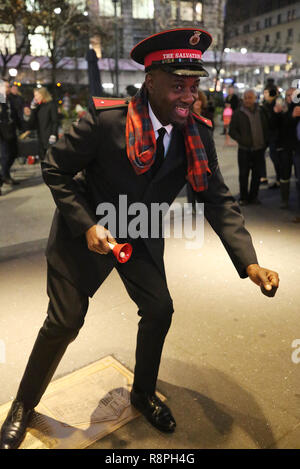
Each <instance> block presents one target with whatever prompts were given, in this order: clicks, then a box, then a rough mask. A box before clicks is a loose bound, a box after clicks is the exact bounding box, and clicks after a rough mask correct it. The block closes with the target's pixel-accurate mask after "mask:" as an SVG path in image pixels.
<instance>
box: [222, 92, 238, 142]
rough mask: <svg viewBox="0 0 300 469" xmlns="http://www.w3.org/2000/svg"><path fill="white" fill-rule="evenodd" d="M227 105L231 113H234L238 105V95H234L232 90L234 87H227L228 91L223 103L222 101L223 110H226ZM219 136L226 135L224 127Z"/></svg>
mask: <svg viewBox="0 0 300 469" xmlns="http://www.w3.org/2000/svg"><path fill="white" fill-rule="evenodd" d="M227 104H229V105H230V107H231V109H232V113H234V112H235V111H236V110H237V109H238V107H239V105H240V99H239V97H238V95H237V94H236V93H235V89H234V86H232V85H231V86H229V87H228V90H227V96H226V98H225V101H224V108H226V107H227V108H228V106H226V105H227ZM221 135H226V129H225V126H224V127H223V132H222V134H221Z"/></svg>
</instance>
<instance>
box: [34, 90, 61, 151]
mask: <svg viewBox="0 0 300 469" xmlns="http://www.w3.org/2000/svg"><path fill="white" fill-rule="evenodd" d="M33 93H34V98H33V100H32V102H31V105H30V109H31V114H30V118H29V120H28V122H27V124H26V128H27V129H36V130H37V134H38V140H39V157H40V159H41V160H43V159H44V158H45V154H46V151H47V149H48V147H49V145H52V144H53V143H55V142H56V140H57V131H58V114H57V109H56V105H55V103H54V102H53V99H52V96H51V95H50V93H49V91H48V90H47V89H46V88H36V89H35V90H34V92H33Z"/></svg>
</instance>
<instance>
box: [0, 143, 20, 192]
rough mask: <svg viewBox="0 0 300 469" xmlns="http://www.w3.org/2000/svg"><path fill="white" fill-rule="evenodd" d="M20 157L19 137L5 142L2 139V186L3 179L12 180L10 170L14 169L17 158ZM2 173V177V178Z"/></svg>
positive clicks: (0, 157)
mask: <svg viewBox="0 0 300 469" xmlns="http://www.w3.org/2000/svg"><path fill="white" fill-rule="evenodd" d="M17 156H18V144H17V137H16V138H13V139H11V140H3V139H1V138H0V162H1V167H2V171H0V184H1V182H2V178H3V179H9V178H10V168H11V167H12V165H13V163H14V161H15V159H16V157H17ZM1 172H2V177H1Z"/></svg>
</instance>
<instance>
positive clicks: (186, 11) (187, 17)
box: [180, 2, 194, 21]
mask: <svg viewBox="0 0 300 469" xmlns="http://www.w3.org/2000/svg"><path fill="white" fill-rule="evenodd" d="M193 17H194V8H193V2H180V19H181V20H183V21H193Z"/></svg>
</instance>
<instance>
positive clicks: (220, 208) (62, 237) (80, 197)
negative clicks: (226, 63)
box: [42, 108, 257, 296]
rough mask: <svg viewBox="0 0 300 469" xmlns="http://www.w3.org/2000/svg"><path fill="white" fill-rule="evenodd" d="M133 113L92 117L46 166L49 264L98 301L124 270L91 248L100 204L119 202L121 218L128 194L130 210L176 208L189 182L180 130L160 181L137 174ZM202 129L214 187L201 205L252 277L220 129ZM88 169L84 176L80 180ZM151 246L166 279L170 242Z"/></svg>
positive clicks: (51, 153)
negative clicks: (222, 164)
mask: <svg viewBox="0 0 300 469" xmlns="http://www.w3.org/2000/svg"><path fill="white" fill-rule="evenodd" d="M126 115H127V108H121V109H113V110H103V111H99V112H97V113H95V114H94V115H93V114H88V116H87V117H86V118H84V119H82V120H81V121H80V122H79V123H77V124H74V125H73V127H72V129H71V131H70V132H69V133H68V134H66V135H65V136H64V137H63V138H62V139H61V140H59V141H58V143H57V144H56V145H54V146H52V148H50V149H49V150H48V152H47V155H46V159H45V161H44V162H42V169H43V177H44V180H45V182H46V184H47V185H48V186H49V187H50V189H51V192H52V194H53V197H54V200H55V202H56V205H57V207H58V210H57V211H56V213H55V216H54V220H53V223H52V227H51V232H50V236H49V241H48V246H47V258H48V261H49V262H50V264H52V265H53V267H54V268H55V269H56V270H58V271H59V272H60V273H61V274H62V275H64V276H65V277H66V278H68V279H69V280H70V281H71V282H73V283H74V284H75V285H77V286H78V287H80V288H81V290H84V291H85V292H86V293H87V294H88V295H90V296H92V295H93V294H94V292H95V291H96V290H97V288H98V287H99V285H100V284H101V283H102V281H103V280H104V279H105V278H106V276H107V274H108V273H109V272H110V270H111V269H112V268H113V267H114V265H115V264H116V260H115V258H114V256H112V255H100V254H97V253H94V252H92V251H89V250H88V248H87V244H86V239H85V232H86V231H87V230H88V229H89V228H90V227H91V226H92V225H94V224H96V223H97V221H98V218H99V217H97V215H96V208H97V206H98V204H100V203H102V202H111V203H113V204H115V206H116V207H117V215H119V210H118V200H119V195H121V194H126V195H127V200H128V206H129V204H131V203H133V202H143V203H145V204H147V205H148V204H151V203H153V202H157V203H163V202H167V203H168V204H169V205H171V203H172V202H173V200H174V199H175V197H176V196H177V194H178V193H179V192H180V190H181V189H182V187H183V186H184V184H185V183H186V155H185V148H184V141H183V137H182V134H181V132H180V131H179V130H177V129H175V128H174V129H173V136H172V139H171V143H170V147H169V150H168V153H167V155H166V159H165V162H164V164H163V165H162V167H161V168H160V170H159V171H158V173H157V174H156V176H155V177H154V178H152V177H151V171H148V172H147V173H144V174H142V175H140V176H137V175H136V173H135V171H134V169H133V167H132V165H131V163H130V161H129V159H128V157H127V154H126V140H125V124H126ZM198 126H199V132H200V136H201V139H202V141H203V144H204V146H205V149H206V153H207V156H208V160H209V166H210V169H211V171H212V175H211V176H210V177H209V185H208V189H207V190H206V191H204V192H200V193H197V200H198V201H199V202H204V203H205V216H206V218H207V220H208V221H209V223H210V224H211V226H212V227H213V229H214V230H215V231H216V233H217V234H218V235H219V236H220V238H221V241H222V242H223V244H224V246H225V248H226V250H227V252H228V254H229V256H230V257H231V259H232V262H233V263H234V265H235V267H236V269H237V271H238V273H239V275H240V276H241V277H246V276H247V274H246V271H245V269H246V267H247V266H248V265H249V264H253V263H257V258H256V254H255V251H254V248H253V245H252V241H251V237H250V235H249V233H248V231H247V230H246V229H245V227H244V218H243V216H242V214H241V212H240V209H239V206H238V204H237V202H236V201H235V199H234V198H233V197H232V195H231V194H230V192H229V190H228V188H227V187H226V185H225V183H224V181H223V177H222V175H221V173H220V170H219V166H218V160H217V155H216V151H215V146H214V142H213V139H212V131H211V130H210V129H209V128H208V127H207V126H206V125H205V124H204V123H201V122H199V123H198ZM82 171H83V173H84V174H83V175H81V177H78V173H79V172H82ZM117 239H118V241H119V242H120V241H123V239H121V238H117ZM126 239H128V238H126ZM143 243H145V245H146V247H147V249H148V250H149V253H150V255H151V256H152V258H153V260H154V262H155V263H156V265H157V266H158V268H159V269H160V271H161V272H162V273H164V262H163V251H164V241H163V239H162V238H154V239H153V238H150V239H149V238H148V239H143ZM129 262H130V261H129Z"/></svg>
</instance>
